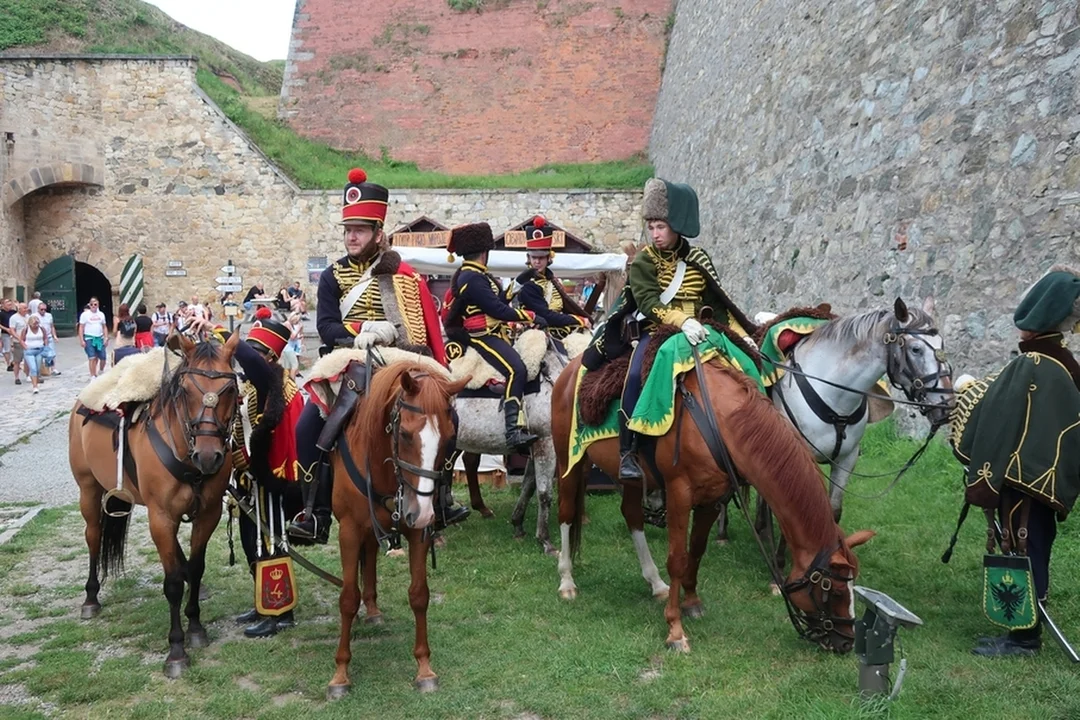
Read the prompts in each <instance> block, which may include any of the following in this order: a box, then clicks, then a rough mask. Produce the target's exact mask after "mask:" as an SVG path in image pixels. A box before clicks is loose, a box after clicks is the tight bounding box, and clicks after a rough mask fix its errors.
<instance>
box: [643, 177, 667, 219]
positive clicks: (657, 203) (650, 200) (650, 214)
mask: <svg viewBox="0 0 1080 720" xmlns="http://www.w3.org/2000/svg"><path fill="white" fill-rule="evenodd" d="M641 219H642V220H645V221H649V220H667V219H668V196H667V185H666V184H664V181H663V180H661V179H660V178H649V179H648V180H646V181H645V197H644V198H643V199H642V201H641Z"/></svg>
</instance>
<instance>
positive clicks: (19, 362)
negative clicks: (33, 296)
mask: <svg viewBox="0 0 1080 720" xmlns="http://www.w3.org/2000/svg"><path fill="white" fill-rule="evenodd" d="M29 317H30V311H29V310H28V309H27V306H26V303H19V306H18V308H17V309H16V311H15V314H14V315H12V316H11V320H9V321H8V323H9V324H8V327H10V328H11V334H12V336H13V337H12V340H11V356H12V359H13V361H14V364H15V370H14V372H15V384H16V385H22V380H20V379H19V373H20V372H22V371H23V368H24V363H23V351H24V350H25V349H26V347H25V346H24V345H23V342H22V340H20V339H19V338H20V337H21V336H22V331H23V330H25V329H26V325H27V320H28V318H29ZM26 376H27V377H30V368H28V367H27V368H26Z"/></svg>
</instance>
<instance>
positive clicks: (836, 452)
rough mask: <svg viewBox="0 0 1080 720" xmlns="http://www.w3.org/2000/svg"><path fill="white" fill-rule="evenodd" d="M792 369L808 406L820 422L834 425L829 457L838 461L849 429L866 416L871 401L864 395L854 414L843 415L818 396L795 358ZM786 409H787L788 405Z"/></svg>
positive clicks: (789, 414)
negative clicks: (833, 441) (833, 443)
mask: <svg viewBox="0 0 1080 720" xmlns="http://www.w3.org/2000/svg"><path fill="white" fill-rule="evenodd" d="M791 367H792V368H793V369H794V370H795V371H796V372H794V373H792V374H793V375H794V376H795V384H796V385H798V386H799V392H801V393H802V396H803V400H805V401H806V404H807V405H808V406H809V407H810V409H811V410H813V411H814V414H815V415H817V416H818V419H819V420H821V421H822V422H824V423H826V424H828V425H832V426H833V430H834V431H835V432H836V444H835V445H833V450H832V453H831V454H830V455H829V460H836V458H837V457H839V456H840V447H841V446H842V445H843V444H844V440H846V439H847V429H848V427H849V426H851V425H855V424H857V423H858V422H860V421H861V420H862V419H863V417H865V416H866V410H867V408H868V407H869V401H868V400H867V398H866V395H863V398H862V402H861V403H859V407H857V408H855V411H854V412H852V413H851V414H849V415H841V414H840V413H838V412H836V411H835V410H833V409H832V408H831V407H829V404H828V403H826V402H825V401H824V400H822V399H821V396H820V395H818V394H817V391H816V390H814V386H813V385H811V384H810V381H809V380H807V379H806V376H805V375H804V374H803V373H802V368H801V367H799V363H798V362H796V361H795V359H794V358H792V360H791ZM785 409H787V406H786V405H785ZM788 417H789V418H790V417H791V411H790V410H789V411H788ZM791 420H792V422H794V418H791ZM795 426H796V427H798V423H795Z"/></svg>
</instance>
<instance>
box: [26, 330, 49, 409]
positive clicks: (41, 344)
mask: <svg viewBox="0 0 1080 720" xmlns="http://www.w3.org/2000/svg"><path fill="white" fill-rule="evenodd" d="M47 337H48V334H47V333H46V332H45V328H43V327H41V319H40V316H39V315H31V316H30V317H29V318H28V319H27V321H26V327H24V328H23V329H22V332H21V333H20V334H19V339H20V340H22V344H23V347H24V348H26V350H25V351H24V354H23V359H24V360H25V361H26V366H27V368H28V369H29V370H30V384H31V385H33V386H34V393H37V391H38V380H39V378H40V377H41V354H42V353H43V352H44V351H45V341H46V339H47Z"/></svg>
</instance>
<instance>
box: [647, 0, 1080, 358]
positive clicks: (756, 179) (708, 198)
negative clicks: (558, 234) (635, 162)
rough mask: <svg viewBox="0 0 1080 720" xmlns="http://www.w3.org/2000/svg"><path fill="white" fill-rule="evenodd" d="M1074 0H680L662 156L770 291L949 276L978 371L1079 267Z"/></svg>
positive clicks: (854, 293)
mask: <svg viewBox="0 0 1080 720" xmlns="http://www.w3.org/2000/svg"><path fill="white" fill-rule="evenodd" d="M1078 13H1080V11H1078V3H1077V1H1076V0H1054V1H1047V2H1042V1H1039V2H1023V1H1021V0H1000V1H998V2H989V3H982V2H972V1H970V0H963V1H958V0H922V1H920V2H910V1H905V0H834V1H831V2H827V1H826V0H774V1H773V2H767V3H761V2H757V1H756V0H727V1H726V2H723V3H716V2H709V1H708V0H679V3H678V7H677V14H676V21H675V25H674V28H673V32H672V36H671V45H670V48H669V50H668V57H667V69H666V71H665V74H664V79H663V84H662V86H661V91H660V97H659V100H658V105H657V111H656V115H655V118H654V122H653V131H652V140H651V155H652V159H653V161H654V163H655V165H656V167H657V172H658V174H660V175H661V176H663V177H665V178H668V179H671V180H674V181H684V182H689V183H691V184H692V185H694V186H695V187H696V188H697V190H698V193H699V194H700V199H701V206H702V228H703V232H702V238H701V241H702V242H704V243H705V244H706V245H707V246H708V247H709V248H710V249H711V250H712V252H713V254H714V257H715V258H716V259H717V261H718V267H719V268H720V269H721V272H722V273H723V274H724V279H725V282H726V284H727V285H728V287H729V289H730V292H731V293H732V295H733V296H734V297H735V298H737V299H738V301H740V302H741V303H743V304H745V305H746V307H747V309H748V310H750V311H751V312H756V311H758V310H764V309H768V310H774V311H779V310H782V309H785V308H788V307H791V306H794V305H807V304H812V303H817V302H821V301H827V302H831V303H832V304H833V306H834V308H836V309H837V310H838V311H840V312H843V313H852V312H857V311H861V310H865V309H873V308H881V307H887V306H890V305H891V304H892V301H893V299H894V298H895V297H896V296H902V297H904V298H905V300H907V301H908V302H909V303H911V302H916V303H917V302H921V300H922V299H923V298H924V297H925V296H928V295H933V296H934V297H935V299H936V304H937V317H938V321H939V324H940V327H941V329H942V331H943V332H944V334H945V337H946V340H947V348H948V350H949V353H950V355H951V356H952V357H953V358H954V360H955V364H956V365H957V367H958V369H959V370H966V371H969V372H975V371H986V370H989V369H991V368H993V367H996V366H999V365H1000V364H1001V362H1002V361H1003V360H1004V359H1006V358H1007V357H1008V354H1009V352H1010V351H1011V350H1012V349H1014V348H1015V342H1016V331H1015V329H1014V328H1013V326H1012V312H1013V310H1014V309H1015V307H1016V304H1017V302H1018V300H1019V297H1020V296H1021V295H1022V293H1023V292H1024V290H1025V289H1026V288H1027V287H1029V286H1030V284H1031V283H1033V282H1034V281H1035V280H1036V279H1037V278H1038V277H1039V276H1040V275H1041V274H1042V273H1043V272H1044V271H1045V270H1046V269H1048V268H1049V267H1050V266H1051V265H1052V264H1053V263H1055V262H1063V263H1069V264H1071V265H1073V266H1074V267H1080V234H1078V229H1080V226H1078V223H1080V147H1077V144H1078V143H1080V138H1078V135H1080V84H1078V82H1077V74H1078V72H1080V16H1078Z"/></svg>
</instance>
